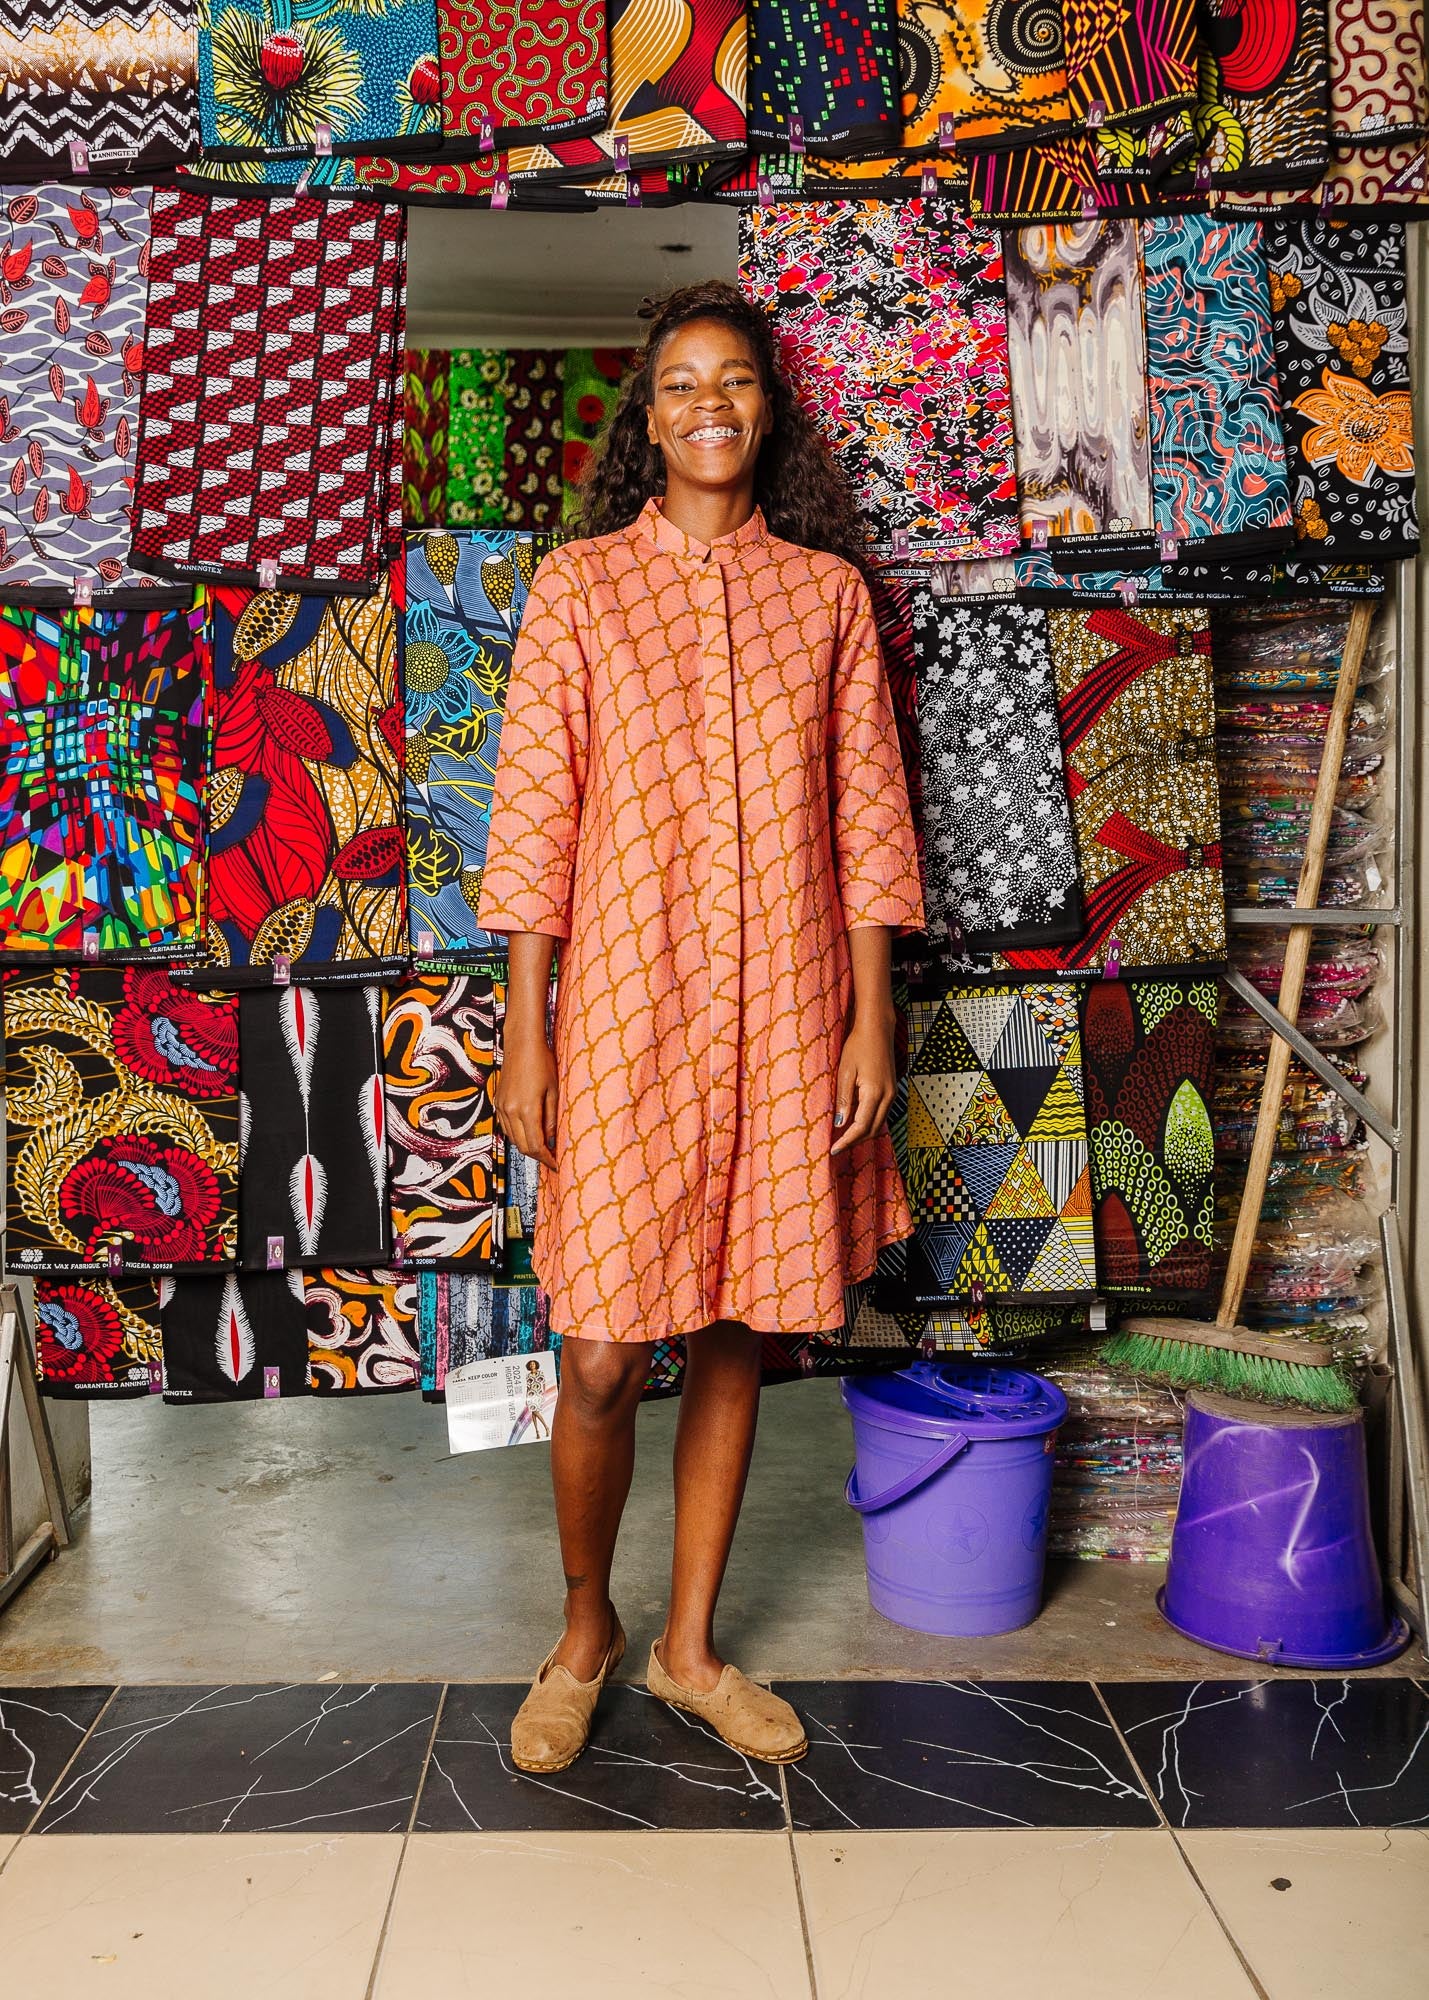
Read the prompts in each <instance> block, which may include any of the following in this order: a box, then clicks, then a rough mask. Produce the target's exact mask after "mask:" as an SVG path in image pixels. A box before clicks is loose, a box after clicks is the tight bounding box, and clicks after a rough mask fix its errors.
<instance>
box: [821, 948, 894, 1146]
mask: <svg viewBox="0 0 1429 2000" xmlns="http://www.w3.org/2000/svg"><path fill="white" fill-rule="evenodd" d="M848 948H849V958H850V961H851V963H852V969H853V1021H852V1023H851V1024H850V1026H849V1031H848V1033H847V1035H846V1036H845V1037H844V1045H843V1054H842V1055H841V1056H840V1058H839V1074H838V1086H837V1089H836V1091H835V1094H834V1126H835V1128H836V1130H837V1131H838V1133H839V1135H840V1136H839V1137H838V1138H836V1139H835V1141H834V1144H833V1147H832V1151H834V1152H835V1153H842V1152H843V1151H844V1149H845V1148H846V1147H848V1146H852V1145H853V1144H854V1143H855V1141H857V1140H859V1139H867V1138H868V1137H869V1135H870V1134H871V1133H874V1132H876V1131H877V1130H878V1128H879V1127H880V1126H881V1125H882V1123H883V1121H884V1119H885V1118H886V1117H887V1116H888V1107H889V1105H890V1104H891V1103H892V1102H893V1088H894V1083H895V1078H896V1073H895V1070H894V1064H893V1025H894V1019H895V1016H894V1011H893V978H892V973H891V971H890V964H891V960H892V955H893V933H892V931H891V930H888V929H887V928H885V926H884V925H882V924H860V925H859V927H858V928H857V929H856V930H851V931H850V932H849V934H848Z"/></svg>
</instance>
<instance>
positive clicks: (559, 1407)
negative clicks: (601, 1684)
mask: <svg viewBox="0 0 1429 2000" xmlns="http://www.w3.org/2000/svg"><path fill="white" fill-rule="evenodd" d="M650 1347H651V1343H650V1342H648V1341H639V1342H635V1341H612V1340H566V1341H564V1342H563V1343H562V1345H561V1393H560V1395H559V1396H558V1397H557V1399H556V1415H555V1421H554V1424H553V1426H552V1434H551V1482H552V1484H553V1485H554V1487H555V1489H556V1526H557V1528H558V1529H559V1531H560V1538H561V1563H562V1565H563V1567H564V1569H565V1572H566V1631H565V1637H564V1638H563V1639H562V1640H561V1643H560V1645H559V1647H558V1648H557V1650H556V1658H557V1660H558V1661H559V1662H560V1664H561V1665H562V1666H563V1667H567V1668H569V1670H570V1671H571V1673H573V1674H574V1675H575V1677H576V1679H577V1680H578V1681H588V1680H590V1679H592V1678H593V1676H594V1675H596V1674H598V1673H599V1672H600V1669H601V1665H602V1663H603V1661H604V1659H605V1656H606V1653H607V1651H608V1649H609V1647H610V1640H611V1633H612V1629H613V1623H612V1621H613V1616H614V1614H613V1612H612V1610H611V1604H610V1564H611V1558H612V1557H613V1556H614V1554H615V1538H616V1535H617V1534H618V1532H619V1530H620V1517H621V1515H622V1513H623V1512H624V1511H625V1500H626V1496H627V1494H628V1493H629V1491H630V1476H631V1473H632V1472H633V1471H634V1469H635V1412H636V1409H637V1407H638V1405H639V1402H640V1392H641V1390H642V1389H643V1388H644V1386H645V1378H646V1376H647V1375H648V1374H649V1372H650Z"/></svg>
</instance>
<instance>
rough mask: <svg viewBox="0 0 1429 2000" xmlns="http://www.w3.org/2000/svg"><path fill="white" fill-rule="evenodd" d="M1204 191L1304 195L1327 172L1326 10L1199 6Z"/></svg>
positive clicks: (1316, 6)
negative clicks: (1275, 191)
mask: <svg viewBox="0 0 1429 2000" xmlns="http://www.w3.org/2000/svg"><path fill="white" fill-rule="evenodd" d="M1199 21H1200V35H1201V43H1202V49H1203V55H1202V60H1201V69H1200V90H1199V98H1200V102H1199V104H1198V107H1197V111H1196V130H1197V133H1198V135H1199V137H1200V139H1201V143H1202V146H1203V148H1204V149H1205V152H1204V157H1205V158H1207V159H1208V161H1209V164H1210V177H1209V185H1210V186H1211V187H1238V188H1256V187H1268V188H1295V187H1309V186H1310V184H1311V183H1312V182H1313V181H1316V180H1318V179H1319V177H1320V175H1321V174H1322V173H1323V172H1324V171H1325V168H1326V167H1327V166H1328V165H1329V163H1330V32H1329V0H1245V4H1242V5H1239V6H1235V7H1231V6H1227V5H1226V4H1225V0H1201V5H1200V8H1199Z"/></svg>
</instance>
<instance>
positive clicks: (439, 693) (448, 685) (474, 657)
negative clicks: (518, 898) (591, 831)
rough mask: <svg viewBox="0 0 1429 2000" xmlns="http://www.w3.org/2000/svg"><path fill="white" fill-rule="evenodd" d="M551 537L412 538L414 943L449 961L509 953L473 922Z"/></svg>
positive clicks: (406, 676) (427, 955)
mask: <svg viewBox="0 0 1429 2000" xmlns="http://www.w3.org/2000/svg"><path fill="white" fill-rule="evenodd" d="M542 553H543V544H542V543H541V542H539V541H537V540H535V539H533V538H532V537H531V536H529V535H518V534H513V533H511V532H510V531H509V530H505V529H502V530H497V531H496V532H494V533H476V532H473V531H472V530H469V529H466V530H462V531H461V532H459V533H456V534H450V533H447V534H437V535H423V536H415V535H414V536H413V538H412V541H411V544H410V546H409V548H408V553H407V616H406V620H405V623H404V628H403V685H404V687H405V690H406V695H405V701H406V731H407V743H406V778H405V805H406V825H407V882H408V901H409V906H410V927H411V945H412V951H413V953H414V955H415V956H416V957H417V958H418V959H419V960H424V961H426V960H430V961H432V962H433V963H434V964H436V965H441V966H458V967H459V966H461V965H463V964H466V963H469V962H471V961H473V960H474V961H476V962H477V963H481V962H482V961H485V960H489V959H490V958H491V957H492V956H494V955H499V956H502V957H504V955H505V952H506V940H505V938H503V937H493V936H492V935H491V933H490V932H488V931H484V930H483V929H482V928H481V926H480V925H479V924H478V922H477V920H476V904H477V897H478V896H479V894H480V892H481V871H482V869H483V867H484V866H485V863H486V835H487V829H488V826H489V823H490V814H491V787H492V783H493V780H494V778H495V774H496V753H497V749H498V746H499V744H500V740H501V717H502V714H503V712H504V709H505V703H506V683H507V680H508V678H509V676H510V672H511V649H512V647H513V645H514V644H515V642H516V634H517V632H518V630H519V629H520V625H521V616H522V613H523V612H524V610H525V608H526V593H527V591H528V590H529V589H530V586H531V578H532V577H533V576H534V574H535V570H536V564H537V562H538V561H539V560H540V557H541V555H542Z"/></svg>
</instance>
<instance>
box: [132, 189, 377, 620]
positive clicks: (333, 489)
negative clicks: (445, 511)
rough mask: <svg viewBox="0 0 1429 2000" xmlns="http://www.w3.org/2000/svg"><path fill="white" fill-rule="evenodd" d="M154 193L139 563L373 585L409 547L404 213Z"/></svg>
mask: <svg viewBox="0 0 1429 2000" xmlns="http://www.w3.org/2000/svg"><path fill="white" fill-rule="evenodd" d="M152 206H153V239H152V244H151V253H150V259H149V298H148V307H147V311H146V315H145V319H144V325H143V338H144V344H143V376H142V382H141V388H140V395H139V445H138V453H137V465H136V469H135V491H134V537H133V559H134V562H135V565H136V566H137V567H138V568H140V569H143V570H146V571H148V572H150V573H152V574H154V575H159V576H170V577H174V576H177V577H198V578H200V579H201V580H203V581H205V582H210V581H213V580H215V579H219V578H227V579H229V580H231V581H234V582H240V583H250V584H251V583H260V584H261V583H263V582H265V581H266V582H268V583H272V582H274V581H277V582H283V583H294V582H296V583H300V584H301V585H302V586H303V587H304V588H305V589H306V590H309V591H317V592H321V591H344V590H352V591H361V590H373V589H375V588H376V587H377V585H378V582H379V580H380V578H381V574H382V570H383V567H384V564H385V563H386V561H387V560H388V559H389V558H390V557H391V556H392V555H395V554H396V552H397V549H398V548H399V547H400V545H401V523H402V437H401V430H402V385H403V342H404V331H403V329H404V326H405V318H406V217H405V215H404V213H403V211H402V209H401V208H399V207H397V206H396V205H395V204H394V203H389V202H377V201H372V200H368V199H362V200H355V201H354V200H336V199H325V198H323V197H321V196H318V195H311V194H302V195H298V194H292V195H288V194H283V195H273V196H270V197H267V196H259V195H250V194H215V193H204V192H202V191H200V190H199V189H196V188H191V187H182V188H177V187H176V188H158V189H156V190H155V192H154V195H153V200H152ZM260 382H261V384H262V394H261V396H259V395H258V394H257V393H256V389H255V384H257V383H260Z"/></svg>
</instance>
